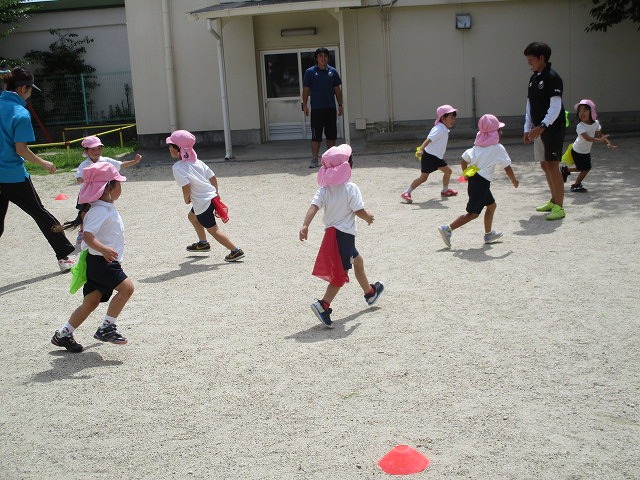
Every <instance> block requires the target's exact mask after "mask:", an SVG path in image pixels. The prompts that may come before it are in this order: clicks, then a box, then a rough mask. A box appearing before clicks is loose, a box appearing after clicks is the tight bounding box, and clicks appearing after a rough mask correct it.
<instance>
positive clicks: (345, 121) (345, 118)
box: [338, 10, 351, 144]
mask: <svg viewBox="0 0 640 480" xmlns="http://www.w3.org/2000/svg"><path fill="white" fill-rule="evenodd" d="M338 31H339V34H340V73H341V75H342V78H343V79H344V80H343V82H342V105H343V106H342V110H343V111H342V125H343V126H344V141H345V143H348V144H351V128H350V127H349V102H348V101H347V83H348V82H347V59H346V53H345V50H346V49H345V46H344V16H343V15H342V10H340V11H339V13H338Z"/></svg>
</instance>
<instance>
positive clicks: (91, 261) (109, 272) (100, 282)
mask: <svg viewBox="0 0 640 480" xmlns="http://www.w3.org/2000/svg"><path fill="white" fill-rule="evenodd" d="M126 279H127V274H126V273H124V271H123V270H122V266H121V265H120V262H107V261H106V260H105V259H104V257H103V256H102V255H92V254H90V253H89V254H88V255H87V283H85V284H84V287H83V288H82V294H83V295H84V296H85V297H86V296H87V295H89V294H90V293H91V292H94V291H95V290H99V291H100V293H102V298H101V299H100V302H108V301H109V299H110V298H111V295H112V294H113V290H114V289H115V288H116V287H117V286H118V285H120V284H121V283H122V282H124V281H125V280H126Z"/></svg>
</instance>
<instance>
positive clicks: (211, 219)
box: [191, 199, 216, 228]
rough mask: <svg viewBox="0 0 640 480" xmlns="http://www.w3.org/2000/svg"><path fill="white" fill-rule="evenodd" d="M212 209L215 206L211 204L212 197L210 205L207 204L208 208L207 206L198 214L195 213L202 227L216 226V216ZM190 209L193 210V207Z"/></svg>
mask: <svg viewBox="0 0 640 480" xmlns="http://www.w3.org/2000/svg"><path fill="white" fill-rule="evenodd" d="M214 210H215V206H214V205H213V199H212V200H211V205H209V208H207V209H206V210H205V211H204V212H202V213H201V214H200V215H196V218H197V219H198V222H199V223H200V225H202V226H203V227H204V228H211V227H215V226H216V216H215V214H214V213H213V211H214ZM191 211H192V212H193V208H192V209H191ZM194 213H195V212H194Z"/></svg>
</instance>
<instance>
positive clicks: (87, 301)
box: [69, 290, 102, 329]
mask: <svg viewBox="0 0 640 480" xmlns="http://www.w3.org/2000/svg"><path fill="white" fill-rule="evenodd" d="M101 298H102V293H100V291H98V290H94V291H93V292H91V293H90V294H89V295H85V297H84V299H83V300H82V304H81V305H80V306H79V307H78V308H76V309H75V310H74V311H73V313H72V314H71V316H70V317H69V324H70V325H71V326H72V327H73V328H74V329H76V328H78V327H79V326H80V325H82V323H83V322H84V321H85V320H86V319H87V318H88V317H89V315H91V313H92V312H93V311H94V310H95V309H96V308H98V305H100V299H101Z"/></svg>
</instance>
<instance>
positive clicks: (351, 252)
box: [336, 229, 360, 270]
mask: <svg viewBox="0 0 640 480" xmlns="http://www.w3.org/2000/svg"><path fill="white" fill-rule="evenodd" d="M336 241H337V242H338V251H339V252H340V258H341V259H342V266H343V267H344V269H345V270H350V269H351V262H352V261H353V259H354V258H356V257H357V256H358V255H360V253H358V250H357V249H356V236H355V235H351V234H350V233H344V232H341V231H340V230H338V229H336Z"/></svg>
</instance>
